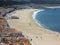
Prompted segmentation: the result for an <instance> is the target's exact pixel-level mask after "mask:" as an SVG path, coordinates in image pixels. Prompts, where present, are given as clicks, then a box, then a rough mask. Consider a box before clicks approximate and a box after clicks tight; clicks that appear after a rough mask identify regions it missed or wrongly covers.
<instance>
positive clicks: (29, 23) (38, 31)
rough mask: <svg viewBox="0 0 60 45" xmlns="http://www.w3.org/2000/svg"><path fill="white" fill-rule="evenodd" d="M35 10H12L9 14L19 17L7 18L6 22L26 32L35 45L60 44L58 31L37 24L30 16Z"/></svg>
mask: <svg viewBox="0 0 60 45" xmlns="http://www.w3.org/2000/svg"><path fill="white" fill-rule="evenodd" d="M37 10H38V9H19V10H16V11H14V12H12V13H11V14H10V15H12V16H17V17H19V19H9V20H8V23H9V24H10V27H11V28H15V29H16V30H17V31H21V32H23V34H26V35H27V36H28V38H29V39H32V41H33V43H34V44H35V45H60V34H59V33H57V32H53V31H50V30H48V29H45V28H44V27H42V26H39V25H38V24H36V22H35V21H34V19H33V18H32V15H33V13H34V12H35V11H37Z"/></svg>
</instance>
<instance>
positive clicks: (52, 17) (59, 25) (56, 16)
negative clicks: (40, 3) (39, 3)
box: [33, 8, 60, 32]
mask: <svg viewBox="0 0 60 45" xmlns="http://www.w3.org/2000/svg"><path fill="white" fill-rule="evenodd" d="M33 18H34V19H35V21H36V22H37V23H38V24H39V25H41V26H43V27H44V28H46V29H50V30H53V31H57V32H60V8H46V9H40V10H38V11H37V12H35V13H34V15H33Z"/></svg>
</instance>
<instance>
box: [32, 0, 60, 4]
mask: <svg viewBox="0 0 60 45" xmlns="http://www.w3.org/2000/svg"><path fill="white" fill-rule="evenodd" d="M31 2H33V3H40V4H60V0H31Z"/></svg>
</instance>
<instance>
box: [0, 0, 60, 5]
mask: <svg viewBox="0 0 60 45" xmlns="http://www.w3.org/2000/svg"><path fill="white" fill-rule="evenodd" d="M0 1H10V2H20V3H22V2H23V3H24V2H32V3H40V4H60V0H0Z"/></svg>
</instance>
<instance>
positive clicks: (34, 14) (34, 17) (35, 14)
mask: <svg viewBox="0 0 60 45" xmlns="http://www.w3.org/2000/svg"><path fill="white" fill-rule="evenodd" d="M41 11H45V10H44V9H38V10H37V11H36V12H34V13H33V15H32V17H33V19H34V21H35V22H36V23H37V24H38V25H39V26H41V25H43V24H40V23H38V20H37V19H36V16H37V14H38V13H39V12H41Z"/></svg>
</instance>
